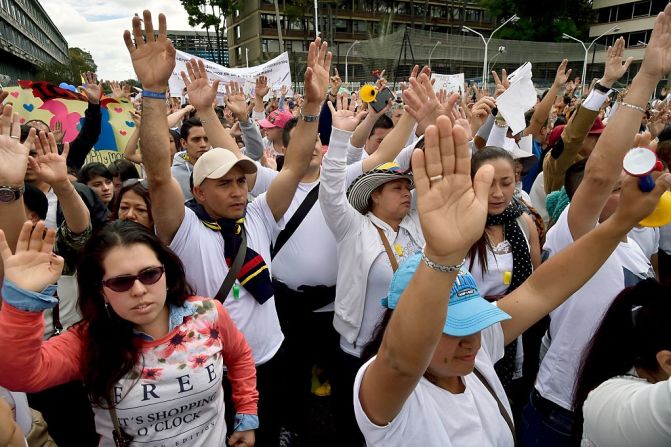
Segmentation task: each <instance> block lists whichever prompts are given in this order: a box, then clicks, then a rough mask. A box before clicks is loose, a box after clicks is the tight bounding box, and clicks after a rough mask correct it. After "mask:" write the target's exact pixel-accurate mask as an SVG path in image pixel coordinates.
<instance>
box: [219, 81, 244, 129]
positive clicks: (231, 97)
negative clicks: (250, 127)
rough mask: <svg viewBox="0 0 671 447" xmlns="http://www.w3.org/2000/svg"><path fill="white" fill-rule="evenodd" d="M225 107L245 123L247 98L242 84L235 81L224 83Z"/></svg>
mask: <svg viewBox="0 0 671 447" xmlns="http://www.w3.org/2000/svg"><path fill="white" fill-rule="evenodd" d="M224 102H225V103H226V107H228V108H229V109H230V110H231V112H232V113H233V114H234V115H235V117H236V118H237V119H238V120H240V121H242V122H243V123H246V122H247V120H248V119H249V115H248V114H247V100H246V98H245V93H244V92H243V91H242V86H241V85H240V84H238V83H237V82H230V83H228V84H227V85H226V96H225V97H224Z"/></svg>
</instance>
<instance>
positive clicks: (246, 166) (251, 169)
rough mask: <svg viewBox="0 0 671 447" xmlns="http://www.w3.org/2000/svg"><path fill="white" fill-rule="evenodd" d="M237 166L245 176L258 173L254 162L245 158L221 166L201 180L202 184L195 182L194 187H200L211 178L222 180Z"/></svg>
mask: <svg viewBox="0 0 671 447" xmlns="http://www.w3.org/2000/svg"><path fill="white" fill-rule="evenodd" d="M235 166H239V167H240V168H241V169H242V172H244V173H245V174H254V173H255V172H256V171H257V167H256V164H255V163H254V162H253V161H251V160H247V159H244V158H243V159H241V160H237V161H232V162H230V163H225V164H223V165H221V166H219V167H218V168H217V169H215V170H214V171H212V172H210V173H209V174H208V175H206V176H205V177H204V178H203V180H201V182H200V183H198V184H196V183H195V182H194V186H200V185H201V184H202V183H203V181H204V180H205V179H207V178H209V179H218V178H221V177H223V176H225V175H226V174H228V171H230V170H231V169H233V168H234V167H235Z"/></svg>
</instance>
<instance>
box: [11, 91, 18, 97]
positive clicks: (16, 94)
mask: <svg viewBox="0 0 671 447" xmlns="http://www.w3.org/2000/svg"><path fill="white" fill-rule="evenodd" d="M10 95H12V96H13V97H15V98H18V97H19V92H12V93H10Z"/></svg>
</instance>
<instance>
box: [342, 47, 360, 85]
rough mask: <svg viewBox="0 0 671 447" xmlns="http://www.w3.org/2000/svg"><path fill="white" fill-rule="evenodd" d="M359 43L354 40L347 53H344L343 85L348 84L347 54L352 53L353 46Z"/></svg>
mask: <svg viewBox="0 0 671 447" xmlns="http://www.w3.org/2000/svg"><path fill="white" fill-rule="evenodd" d="M358 43H359V41H358V40H355V41H354V42H352V45H350V46H349V48H348V49H347V53H345V84H347V83H348V82H349V77H348V72H347V58H348V57H349V52H350V51H352V48H354V45H356V44H358Z"/></svg>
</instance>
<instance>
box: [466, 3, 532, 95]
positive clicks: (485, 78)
mask: <svg viewBox="0 0 671 447" xmlns="http://www.w3.org/2000/svg"><path fill="white" fill-rule="evenodd" d="M519 19H520V18H519V17H518V16H517V14H514V15H513V16H512V17H510V18H509V19H508V20H506V21H505V22H503V23H502V24H501V25H499V27H498V28H496V29H495V30H494V31H492V33H491V34H490V35H489V38H488V39H486V40H485V36H483V35H482V34H481V33H479V32H477V31H475V30H474V29H473V28H469V27H467V26H462V27H461V30H462V31H464V32H466V31H470V32H471V33H473V34H477V35H478V36H480V38H481V39H482V42H484V44H485V60H484V62H483V64H482V83H483V85H484V86H485V87H486V86H487V83H488V82H489V73H487V47H488V46H489V41H490V40H491V39H492V37H494V34H495V33H496V32H497V31H498V30H500V29H501V28H503V27H504V26H506V25H507V24H508V23H509V22H512V23H515V22H517V21H518V20H519Z"/></svg>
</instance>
